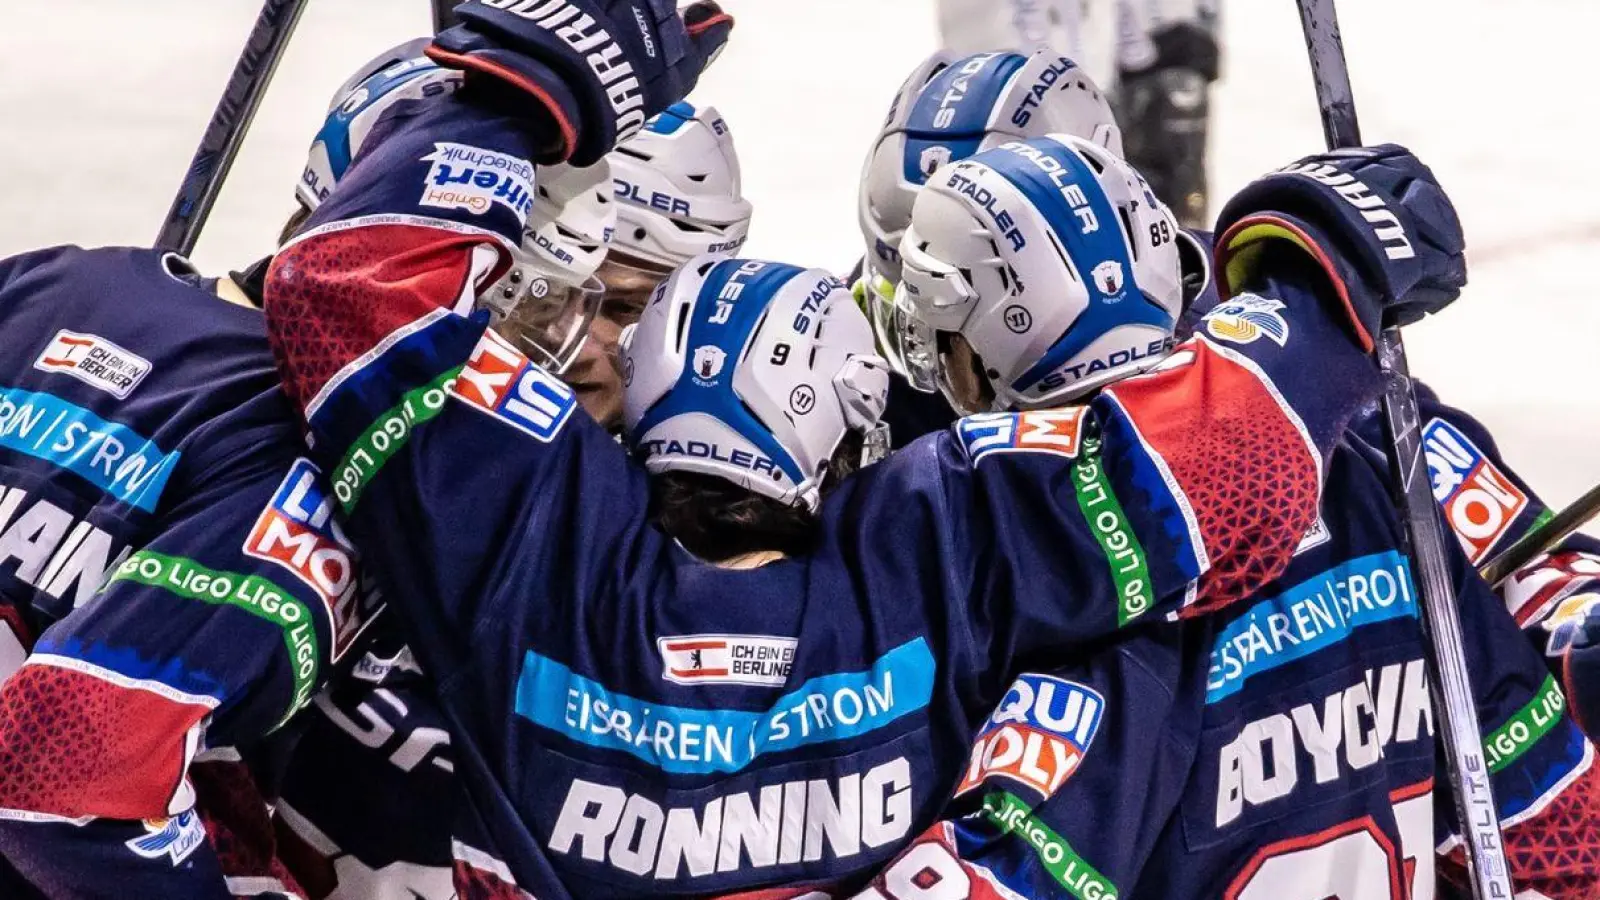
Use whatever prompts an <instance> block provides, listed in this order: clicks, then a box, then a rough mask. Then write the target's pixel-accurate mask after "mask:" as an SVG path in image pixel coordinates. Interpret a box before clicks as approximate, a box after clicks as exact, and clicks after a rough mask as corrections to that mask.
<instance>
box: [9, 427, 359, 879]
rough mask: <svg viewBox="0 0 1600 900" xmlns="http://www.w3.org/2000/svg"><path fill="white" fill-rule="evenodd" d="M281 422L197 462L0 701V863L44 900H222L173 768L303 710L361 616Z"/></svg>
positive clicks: (194, 456)
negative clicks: (134, 544)
mask: <svg viewBox="0 0 1600 900" xmlns="http://www.w3.org/2000/svg"><path fill="white" fill-rule="evenodd" d="M285 412H286V410H285V409H284V407H283V400H282V397H281V396H276V395H264V397H263V399H262V401H261V403H260V405H259V408H257V407H255V406H251V405H247V406H246V407H243V408H241V411H240V414H241V418H240V419H238V420H235V421H233V422H232V423H231V424H232V425H234V426H238V428H237V430H233V431H226V430H225V431H224V433H225V434H226V436H225V437H221V438H220V439H218V440H215V441H212V442H197V444H196V446H195V448H194V449H193V450H192V451H188V452H189V453H190V454H191V455H186V456H185V458H184V460H183V463H182V464H181V465H180V466H179V468H178V469H177V470H176V475H175V478H177V479H178V483H177V486H175V488H174V490H173V491H172V494H171V496H174V497H181V498H182V499H181V500H179V501H177V502H176V503H175V504H174V505H173V506H172V507H171V508H170V509H163V510H161V521H160V523H159V525H158V527H157V529H156V531H157V534H156V537H154V538H153V539H152V540H151V541H150V542H149V543H147V544H146V545H145V546H144V547H142V548H141V549H139V550H137V551H136V552H134V553H133V554H132V555H131V556H129V557H128V558H127V559H126V560H123V561H122V562H121V563H120V564H119V565H118V566H117V568H116V570H115V572H114V573H113V574H112V576H111V578H110V579H109V581H108V582H107V584H106V586H105V587H104V588H103V589H102V590H101V591H100V593H98V594H97V595H95V597H94V598H92V599H91V600H89V601H88V602H87V603H85V604H83V605H81V606H79V607H78V608H77V609H75V610H74V611H73V612H72V613H70V614H69V615H68V616H67V617H66V618H64V619H62V620H61V621H59V622H57V623H56V624H55V625H53V626H51V627H50V628H49V629H47V630H46V631H45V632H44V634H43V635H42V636H41V637H40V638H39V640H38V642H37V643H36V645H35V646H34V649H33V653H32V655H31V656H29V657H28V659H27V661H26V663H25V664H24V665H23V666H22V667H21V668H20V669H19V670H18V671H17V672H16V673H15V674H14V675H13V676H12V677H11V678H10V679H8V680H7V681H6V682H5V683H4V685H3V686H0V853H3V854H4V856H5V857H6V859H7V861H8V862H10V863H11V864H12V865H13V866H14V867H15V868H16V869H17V870H18V871H19V872H20V873H21V874H22V875H23V876H24V877H26V878H27V879H28V880H29V881H31V882H32V883H34V884H35V885H36V886H37V887H38V888H39V889H40V890H42V891H43V892H44V893H45V894H46V895H48V896H52V897H57V896H60V897H67V896H71V897H129V896H150V897H173V898H188V897H210V896H225V895H226V894H225V893H223V887H222V882H221V880H220V875H219V873H218V867H217V864H216V861H215V859H214V858H213V854H212V852H211V850H210V848H209V847H208V846H207V842H206V832H205V829H204V828H203V826H202V825H201V823H200V819H199V815H198V811H197V809H196V798H195V791H194V789H193V786H192V780H191V778H190V766H191V764H192V763H193V761H194V759H195V757H196V755H197V754H199V753H200V752H201V751H203V750H205V749H207V748H208V747H228V746H236V745H242V744H247V743H249V742H252V741H254V740H257V739H259V738H261V737H263V736H264V735H266V734H267V733H269V732H271V731H272V730H274V729H275V728H276V727H277V726H278V725H280V724H281V723H283V722H285V721H286V720H287V719H288V718H289V717H290V716H292V715H293V714H294V713H295V712H296V711H297V710H298V709H300V708H301V707H303V706H304V705H305V704H306V703H307V702H309V700H310V698H311V696H312V694H313V693H314V692H315V691H316V690H317V689H318V688H319V687H320V685H321V683H322V681H323V680H324V679H325V677H326V674H327V672H328V670H329V669H330V668H331V667H332V666H333V664H334V663H335V662H336V661H337V660H338V659H339V657H340V656H341V655H342V654H343V653H344V652H345V651H346V650H348V648H349V647H350V646H351V645H352V643H353V642H354V641H355V640H356V638H357V636H358V635H359V633H360V632H361V629H362V623H363V621H364V618H365V616H366V615H368V614H370V613H371V611H372V610H371V607H370V606H368V605H367V603H366V600H367V599H368V597H367V595H366V594H364V593H363V592H362V591H361V589H360V584H359V580H358V577H357V570H356V557H355V553H354V551H353V550H352V549H351V548H350V546H349V545H348V543H346V542H345V540H344V537H343V533H342V530H341V529H340V527H339V525H338V524H337V523H336V522H335V521H334V520H333V519H332V518H331V512H332V503H331V501H330V500H329V499H328V496H329V495H328V492H327V490H326V488H325V487H324V483H323V482H321V481H320V479H319V477H318V473H317V472H316V470H315V468H314V467H313V466H312V465H311V464H310V463H309V462H308V461H307V460H304V459H297V458H296V457H295V453H296V450H297V448H296V446H295V443H294V434H293V429H292V427H291V426H287V425H286V424H285V423H286V422H288V421H289V420H288V419H287V418H286V417H285V416H284V413H285ZM257 415H259V416H260V419H259V420H258V421H263V422H267V423H269V424H267V425H265V426H263V427H254V428H252V427H250V425H249V422H248V420H249V419H251V418H252V417H254V416H257Z"/></svg>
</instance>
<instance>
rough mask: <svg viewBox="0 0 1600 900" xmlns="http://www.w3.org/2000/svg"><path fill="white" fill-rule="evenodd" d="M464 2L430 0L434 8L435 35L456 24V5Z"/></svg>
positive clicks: (460, 0)
mask: <svg viewBox="0 0 1600 900" xmlns="http://www.w3.org/2000/svg"><path fill="white" fill-rule="evenodd" d="M461 2H462V0H428V4H429V5H430V6H431V7H432V8H433V33H434V34H438V33H439V32H441V31H443V30H445V29H446V28H449V27H450V26H451V25H454V24H456V4H458V3H461Z"/></svg>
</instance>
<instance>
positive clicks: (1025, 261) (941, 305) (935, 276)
mask: <svg viewBox="0 0 1600 900" xmlns="http://www.w3.org/2000/svg"><path fill="white" fill-rule="evenodd" d="M1177 239H1178V225H1177V222H1176V221H1175V220H1174V219H1173V216H1172V213H1171V212H1170V211H1169V210H1168V209H1167V208H1166V207H1165V206H1164V205H1162V204H1161V203H1160V202H1159V201H1157V200H1156V198H1155V196H1154V195H1153V194H1152V193H1151V192H1150V188H1149V186H1148V185H1146V184H1145V182H1144V179H1143V178H1141V177H1140V176H1139V174H1138V173H1137V172H1135V171H1134V170H1133V169H1132V168H1131V167H1129V166H1128V164H1127V163H1126V162H1124V161H1123V160H1121V159H1120V158H1118V157H1117V156H1116V155H1115V154H1113V153H1111V152H1110V151H1108V150H1107V149H1105V148H1104V147H1101V146H1099V145H1097V144H1094V143H1091V142H1089V141H1084V140H1081V139H1079V138H1075V137H1071V136H1069V135H1064V134H1057V135H1049V136H1046V137H1042V138H1035V139H1033V140H1028V141H1011V142H1008V143H1005V144H1002V145H1001V146H999V147H996V148H994V149H992V150H986V151H984V152H982V153H978V154H976V155H974V156H972V157H969V158H968V159H966V160H963V161H961V162H958V163H955V164H952V165H948V166H945V167H943V168H941V169H940V170H938V171H937V172H935V173H934V174H933V176H932V177H931V178H929V179H928V185H927V187H926V188H925V189H923V190H922V191H921V192H920V193H919V194H918V196H917V199H916V203H915V205H914V207H913V209H912V215H911V225H910V226H909V227H908V228H907V229H906V234H905V237H904V239H903V240H902V241H901V244H900V256H901V259H902V281H901V284H900V287H899V289H898V290H897V292H896V300H895V302H896V303H897V304H898V305H899V306H900V307H901V308H902V309H903V311H904V312H905V313H906V317H907V319H908V321H909V327H910V328H911V329H912V330H913V331H914V332H916V334H915V335H914V336H913V338H912V340H913V341H914V342H915V343H917V344H919V345H922V346H929V347H933V348H936V350H937V352H932V353H927V354H911V355H908V362H914V363H916V364H920V365H927V366H933V367H934V368H935V370H936V371H934V372H933V373H923V374H924V377H932V378H933V379H934V380H936V381H937V382H938V384H939V387H940V389H941V390H942V391H943V392H944V394H945V396H946V398H947V399H948V400H950V402H951V404H952V405H953V406H955V407H956V409H957V410H959V411H961V412H964V413H969V414H970V413H974V412H980V411H983V409H982V407H983V405H984V404H982V403H980V402H976V400H977V398H981V397H983V395H984V394H985V393H987V394H990V395H992V397H990V398H988V399H990V400H991V402H990V403H989V404H988V406H989V407H990V408H993V409H1030V408H1039V407H1049V406H1058V405H1061V404H1064V403H1067V402H1069V401H1071V400H1074V399H1075V398H1078V397H1081V396H1083V395H1085V394H1087V393H1089V392H1090V391H1092V390H1094V389H1095V388H1098V387H1100V386H1102V385H1105V384H1107V383H1109V382H1112V381H1115V380H1117V379H1120V378H1125V377H1127V376H1128V375H1131V374H1134V373H1135V372H1140V371H1144V370H1145V369H1148V368H1150V367H1152V366H1154V365H1155V364H1156V363H1157V362H1159V361H1160V360H1161V359H1162V358H1163V357H1164V356H1166V355H1167V353H1168V352H1169V351H1170V350H1171V348H1172V333H1173V328H1174V326H1175V323H1176V321H1177V318H1178V316H1179V314H1180V313H1181V312H1182V306H1183V282H1182V273H1181V264H1180V261H1179V250H1178V243H1177ZM955 336H959V337H960V338H961V340H962V342H964V344H965V345H966V346H967V347H970V350H971V354H972V355H971V357H965V358H960V359H957V358H956V357H955V355H954V354H953V353H951V352H950V351H951V349H952V348H953V347H955V346H956V343H957V342H956V341H955V340H954V337H955ZM967 365H970V366H971V369H972V371H971V372H966V371H957V370H955V369H954V368H953V366H967ZM972 383H976V384H977V385H979V386H980V387H981V388H986V389H987V390H986V391H985V390H977V391H974V390H970V389H962V387H961V384H972Z"/></svg>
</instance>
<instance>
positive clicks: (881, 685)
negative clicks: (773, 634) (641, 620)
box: [516, 638, 935, 774]
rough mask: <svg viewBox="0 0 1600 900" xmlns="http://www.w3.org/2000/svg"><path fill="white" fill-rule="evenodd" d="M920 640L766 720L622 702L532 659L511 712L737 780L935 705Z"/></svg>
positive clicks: (668, 766)
mask: <svg viewBox="0 0 1600 900" xmlns="http://www.w3.org/2000/svg"><path fill="white" fill-rule="evenodd" d="M934 670H935V665H934V661H933V653H932V652H931V651H930V650H929V649H928V643H927V641H926V640H925V639H924V638H917V639H915V640H912V641H908V642H907V643H904V644H901V645H900V646H898V647H896V648H894V649H893V650H890V651H889V652H888V653H885V654H884V655H883V656H881V657H879V658H878V660H877V661H876V662H874V663H873V665H872V668H870V669H868V670H867V671H865V672H841V673H838V674H835V675H822V676H819V677H816V678H812V679H809V680H807V681H806V682H804V683H803V684H801V685H800V686H799V687H798V688H796V689H794V690H792V691H790V692H788V693H786V694H784V695H783V696H782V697H779V698H778V699H777V700H776V701H775V702H773V704H772V706H771V707H769V708H768V709H767V710H766V711H765V712H748V711H745V710H733V709H703V708H696V707H684V706H666V705H664V704H660V703H652V702H650V701H647V700H640V699H638V698H636V697H631V696H628V695H627V694H620V693H617V692H615V691H612V690H610V689H609V688H607V687H605V686H604V685H602V684H600V683H598V682H596V681H593V680H591V679H589V678H585V677H584V676H582V675H579V674H578V673H576V672H574V671H572V670H571V669H569V668H567V667H566V666H565V665H562V664H561V663H559V662H556V661H555V660H553V659H550V658H549V657H546V656H541V655H540V654H538V653H535V652H534V651H532V650H529V651H528V653H527V655H526V657H525V658H524V660H523V668H522V674H521V675H520V676H519V677H518V679H517V697H516V711H517V714H518V715H521V716H523V717H524V718H527V719H529V720H531V721H533V722H534V723H535V724H537V725H540V726H542V727H544V728H548V729H550V730H551V731H554V732H556V733H557V734H561V735H564V736H566V737H568V738H571V739H572V740H574V741H578V742H580V743H583V744H588V745H590V746H592V747H602V748H605V749H610V750H619V751H622V752H624V753H629V754H632V755H633V756H636V757H638V758H639V759H642V760H644V761H645V762H647V763H649V764H651V765H653V766H655V767H657V768H659V769H661V770H663V771H666V772H674V773H682V774H706V773H710V772H738V771H740V770H742V769H744V768H745V767H747V766H749V765H750V764H751V763H752V762H754V761H755V759H756V758H757V757H759V756H762V755H764V754H768V753H782V752H784V751H787V750H793V749H796V748H798V747H804V746H807V745H809V744H822V743H831V742H833V741H843V740H849V739H850V738H855V737H860V736H861V735H864V734H867V733H868V732H872V731H876V730H877V729H879V728H883V727H885V726H887V725H889V724H890V723H892V722H894V721H896V720H898V719H900V718H902V717H904V716H907V715H910V714H912V713H915V712H919V711H920V710H922V709H924V708H926V707H927V705H928V701H929V700H930V699H931V698H932V696H933V678H934Z"/></svg>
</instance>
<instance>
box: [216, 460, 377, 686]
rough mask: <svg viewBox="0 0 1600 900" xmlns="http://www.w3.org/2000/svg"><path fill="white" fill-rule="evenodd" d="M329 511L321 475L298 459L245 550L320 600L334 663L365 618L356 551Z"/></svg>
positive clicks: (329, 498)
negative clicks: (286, 573) (283, 571)
mask: <svg viewBox="0 0 1600 900" xmlns="http://www.w3.org/2000/svg"><path fill="white" fill-rule="evenodd" d="M333 512H334V510H333V497H332V496H331V495H330V494H329V492H328V490H327V485H326V483H325V482H324V481H323V480H322V473H321V471H319V470H318V469H317V467H316V466H315V465H313V464H312V463H311V462H310V461H309V460H306V459H297V460H295V462H294V465H293V466H291V467H290V469H289V473H288V474H287V475H285V476H284V478H283V482H282V483H281V484H279V485H278V490H277V492H276V493H275V494H273V495H272V500H271V501H270V502H269V503H268V504H267V506H266V508H265V509H263V510H262V511H261V515H260V516H258V517H257V518H256V524H255V527H254V528H252V529H250V535H249V537H247V538H245V542H244V548H243V549H244V552H245V554H246V555H247V556H252V557H255V558H256V559H262V560H266V561H268V562H271V563H276V564H277V565H279V566H282V567H283V568H285V569H287V570H289V571H290V572H291V573H293V574H294V576H295V578H297V579H299V580H300V581H301V582H302V583H303V584H305V585H306V586H307V587H309V588H311V590H312V591H313V592H314V593H315V594H316V596H317V598H318V599H320V600H321V601H322V605H323V608H324V609H325V611H326V612H327V615H328V626H329V632H330V633H331V634H332V635H333V653H332V658H333V659H334V660H335V661H337V660H338V659H339V658H340V657H342V656H343V655H344V653H345V651H346V650H348V649H350V645H351V644H352V643H354V642H355V639H356V637H357V636H358V635H359V634H360V633H361V631H362V628H363V627H364V625H365V622H366V620H367V618H368V617H367V616H366V615H364V614H363V611H362V608H361V599H360V598H361V589H360V585H359V579H358V578H357V571H356V569H357V557H356V552H355V548H354V546H353V545H352V544H351V543H350V540H349V538H347V537H345V534H344V529H342V528H341V527H340V526H339V522H338V519H336V518H335V517H334V514H333Z"/></svg>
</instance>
